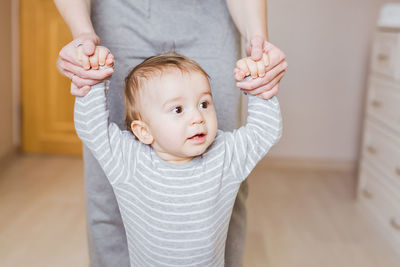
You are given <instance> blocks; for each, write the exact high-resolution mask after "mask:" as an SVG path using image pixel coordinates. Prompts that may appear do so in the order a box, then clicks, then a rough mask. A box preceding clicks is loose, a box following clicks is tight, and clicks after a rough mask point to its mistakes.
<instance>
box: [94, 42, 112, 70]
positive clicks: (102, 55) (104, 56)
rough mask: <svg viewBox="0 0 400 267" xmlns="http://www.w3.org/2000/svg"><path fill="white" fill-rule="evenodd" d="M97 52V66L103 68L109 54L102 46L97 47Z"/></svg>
mask: <svg viewBox="0 0 400 267" xmlns="http://www.w3.org/2000/svg"><path fill="white" fill-rule="evenodd" d="M96 50H98V52H99V65H100V66H104V65H105V64H106V60H107V56H108V55H109V54H110V51H109V50H108V49H107V48H105V47H102V46H98V47H97V49H96Z"/></svg>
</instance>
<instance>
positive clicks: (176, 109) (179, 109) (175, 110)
mask: <svg viewBox="0 0 400 267" xmlns="http://www.w3.org/2000/svg"><path fill="white" fill-rule="evenodd" d="M182 111H183V108H182V107H180V106H179V107H175V108H174V109H173V112H174V113H177V114H179V113H182Z"/></svg>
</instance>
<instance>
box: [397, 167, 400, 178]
mask: <svg viewBox="0 0 400 267" xmlns="http://www.w3.org/2000/svg"><path fill="white" fill-rule="evenodd" d="M396 174H397V175H398V176H400V168H396Z"/></svg>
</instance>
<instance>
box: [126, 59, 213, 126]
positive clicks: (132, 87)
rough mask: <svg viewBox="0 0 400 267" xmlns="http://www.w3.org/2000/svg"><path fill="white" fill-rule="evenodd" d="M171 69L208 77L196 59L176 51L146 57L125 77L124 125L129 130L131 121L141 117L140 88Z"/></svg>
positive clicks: (142, 88)
mask: <svg viewBox="0 0 400 267" xmlns="http://www.w3.org/2000/svg"><path fill="white" fill-rule="evenodd" d="M173 69H175V70H180V71H181V72H185V73H189V72H192V71H193V72H200V73H202V74H203V75H204V76H206V77H207V78H209V76H208V74H207V73H206V72H205V71H204V69H203V68H202V67H200V65H199V64H198V63H197V62H196V61H194V60H192V59H190V58H187V57H185V56H182V55H179V54H176V53H167V54H161V55H158V56H153V57H149V58H147V59H146V60H145V61H143V62H142V63H140V64H139V65H137V66H136V67H135V68H133V70H132V71H131V72H130V73H129V74H128V76H127V77H126V78H125V125H126V128H127V129H128V130H129V131H132V129H131V124H132V122H133V121H134V120H140V119H141V117H140V111H139V105H138V100H139V92H140V90H144V89H146V83H147V82H148V80H149V79H152V78H155V77H159V76H161V75H162V74H163V73H165V72H166V71H168V70H173ZM147 108H151V107H147Z"/></svg>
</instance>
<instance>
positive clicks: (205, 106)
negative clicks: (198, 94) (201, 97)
mask: <svg viewBox="0 0 400 267" xmlns="http://www.w3.org/2000/svg"><path fill="white" fill-rule="evenodd" d="M207 107H208V102H207V101H204V102H202V103H201V104H200V108H204V109H205V108H207Z"/></svg>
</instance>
